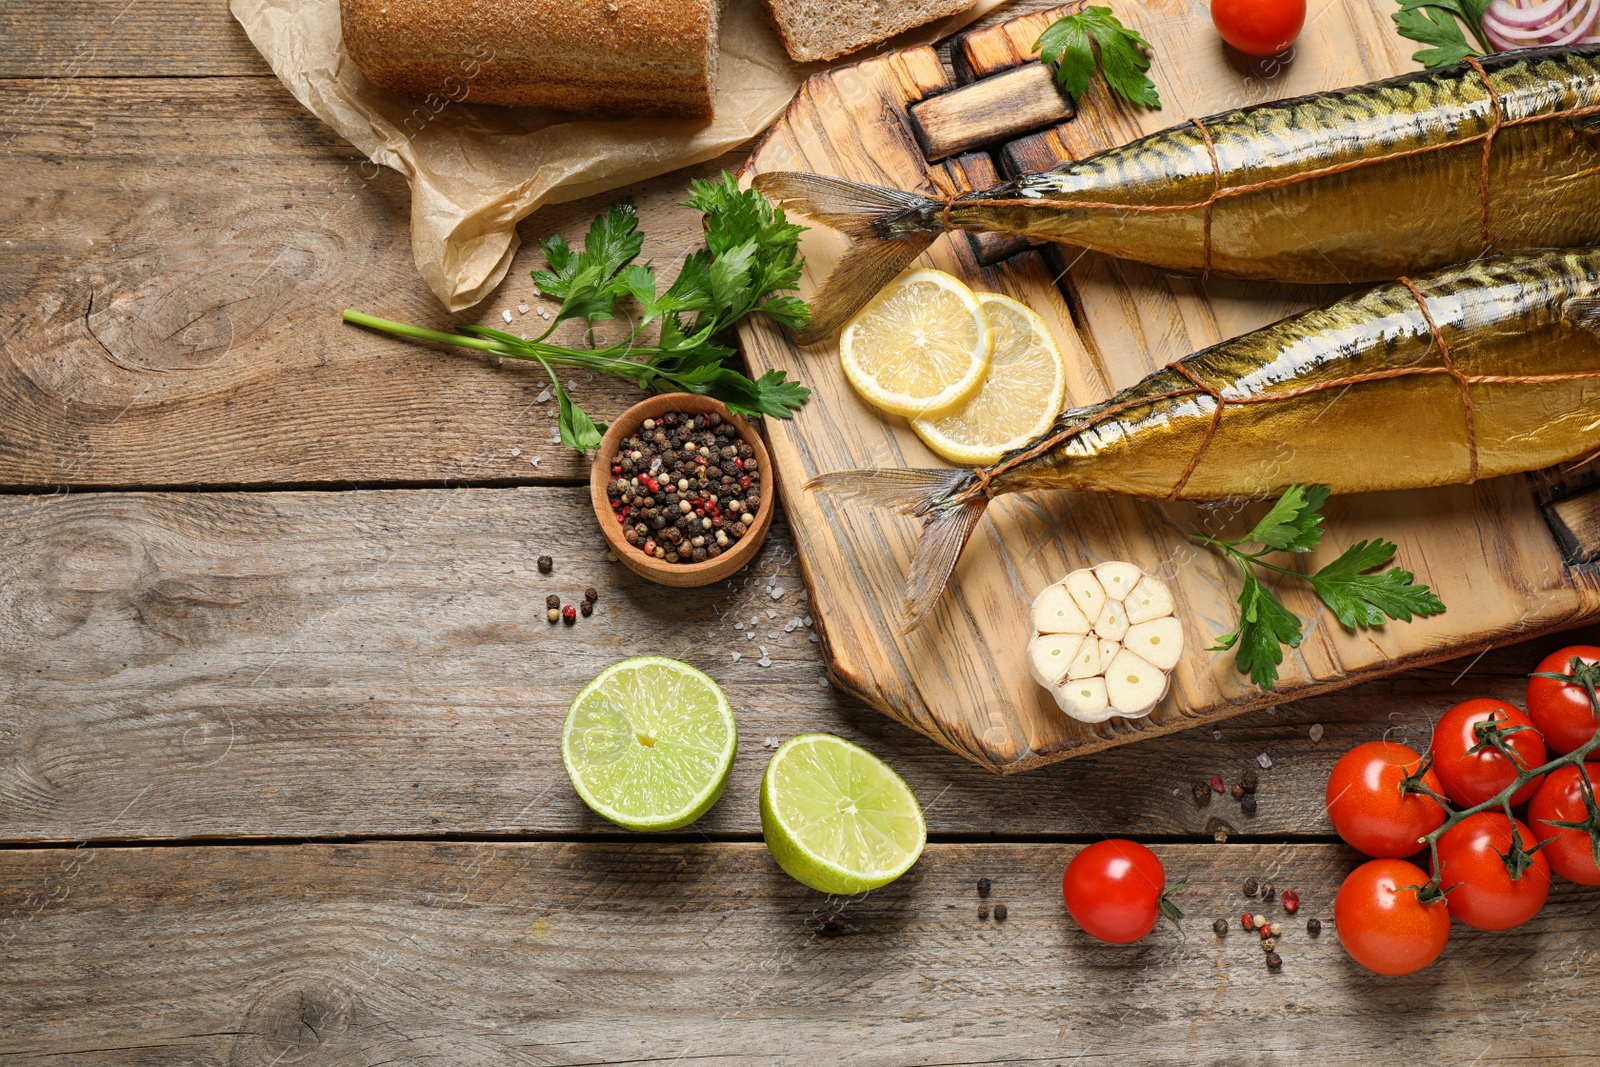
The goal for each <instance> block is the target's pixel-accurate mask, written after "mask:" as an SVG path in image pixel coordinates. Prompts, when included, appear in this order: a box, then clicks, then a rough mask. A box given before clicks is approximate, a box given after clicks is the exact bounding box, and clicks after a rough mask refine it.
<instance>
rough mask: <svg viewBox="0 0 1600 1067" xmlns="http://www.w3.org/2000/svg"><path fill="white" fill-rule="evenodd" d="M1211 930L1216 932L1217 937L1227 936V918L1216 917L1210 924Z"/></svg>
mask: <svg viewBox="0 0 1600 1067" xmlns="http://www.w3.org/2000/svg"><path fill="white" fill-rule="evenodd" d="M1211 932H1212V933H1214V934H1216V935H1217V936H1218V937H1226V936H1228V920H1227V919H1218V920H1216V921H1215V922H1213V923H1212V924H1211Z"/></svg>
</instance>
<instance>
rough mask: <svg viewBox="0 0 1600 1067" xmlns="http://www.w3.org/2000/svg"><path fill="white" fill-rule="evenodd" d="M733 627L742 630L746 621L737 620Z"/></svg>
mask: <svg viewBox="0 0 1600 1067" xmlns="http://www.w3.org/2000/svg"><path fill="white" fill-rule="evenodd" d="M733 628H734V629H735V630H742V629H744V623H742V622H736V623H734V624H733Z"/></svg>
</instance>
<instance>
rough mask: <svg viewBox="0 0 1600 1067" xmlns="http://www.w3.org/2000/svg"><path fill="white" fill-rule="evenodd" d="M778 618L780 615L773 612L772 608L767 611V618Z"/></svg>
mask: <svg viewBox="0 0 1600 1067" xmlns="http://www.w3.org/2000/svg"><path fill="white" fill-rule="evenodd" d="M777 617H778V613H777V612H776V611H773V610H772V609H771V608H768V609H767V618H769V619H776V618H777Z"/></svg>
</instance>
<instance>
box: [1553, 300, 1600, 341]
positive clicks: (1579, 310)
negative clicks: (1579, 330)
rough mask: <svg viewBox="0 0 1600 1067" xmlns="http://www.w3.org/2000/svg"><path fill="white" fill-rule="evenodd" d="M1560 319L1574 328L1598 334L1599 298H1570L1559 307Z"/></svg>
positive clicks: (1599, 323) (1599, 320)
mask: <svg viewBox="0 0 1600 1067" xmlns="http://www.w3.org/2000/svg"><path fill="white" fill-rule="evenodd" d="M1561 317H1562V318H1564V319H1566V320H1567V321H1568V322H1570V323H1572V324H1573V325H1574V326H1581V327H1583V328H1584V329H1585V330H1592V331H1594V332H1595V333H1600V298H1597V297H1592V296H1575V297H1572V298H1571V299H1569V300H1567V301H1566V302H1565V303H1564V304H1562V305H1561Z"/></svg>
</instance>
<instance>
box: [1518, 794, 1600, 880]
mask: <svg viewBox="0 0 1600 1067" xmlns="http://www.w3.org/2000/svg"><path fill="white" fill-rule="evenodd" d="M1586 767H1587V765H1586ZM1585 779H1588V775H1587V774H1585V773H1584V772H1583V771H1580V770H1579V769H1578V768H1577V767H1557V768H1556V769H1555V770H1553V771H1551V772H1550V773H1549V774H1547V775H1545V776H1544V784H1543V785H1541V786H1540V787H1539V792H1537V793H1535V794H1534V797H1533V801H1532V803H1530V804H1529V805H1528V825H1529V826H1530V827H1531V828H1532V829H1533V832H1534V835H1535V836H1536V837H1538V839H1539V840H1540V841H1550V843H1549V844H1548V845H1546V846H1545V847H1544V848H1541V849H1540V850H1539V855H1541V856H1544V857H1545V858H1546V859H1548V860H1549V861H1550V866H1551V867H1552V868H1553V869H1554V870H1555V872H1556V873H1557V874H1559V875H1560V876H1561V877H1563V878H1565V879H1566V880H1567V881H1569V882H1577V883H1578V884H1579V885H1600V867H1597V866H1595V862H1594V843H1593V841H1592V840H1591V839H1590V837H1589V835H1588V834H1587V833H1585V832H1584V831H1582V830H1574V829H1572V828H1570V827H1565V826H1551V825H1549V823H1547V822H1546V821H1545V820H1547V819H1556V820H1559V821H1561V822H1582V821H1583V820H1584V819H1587V818H1588V817H1589V815H1588V809H1587V808H1586V807H1585V806H1584V803H1583V784H1582V783H1583V781H1584V780H1585ZM1588 780H1589V788H1590V790H1591V792H1592V791H1593V789H1594V781H1593V779H1588ZM1551 838H1554V839H1555V840H1553V841H1551V840H1550V839H1551Z"/></svg>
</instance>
